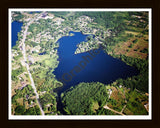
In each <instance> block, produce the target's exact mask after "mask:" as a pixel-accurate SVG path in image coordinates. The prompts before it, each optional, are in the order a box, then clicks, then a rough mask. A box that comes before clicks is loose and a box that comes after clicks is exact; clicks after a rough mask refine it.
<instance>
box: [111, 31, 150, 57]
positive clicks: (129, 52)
mask: <svg viewBox="0 0 160 128" xmlns="http://www.w3.org/2000/svg"><path fill="white" fill-rule="evenodd" d="M133 33H134V34H136V33H137V32H136V33H135V32H132V34H133ZM144 49H148V36H147V35H145V36H143V37H135V36H134V37H132V38H130V39H129V40H127V41H126V42H120V43H118V44H116V45H115V47H114V48H113V53H115V54H116V55H120V54H122V55H126V56H129V57H134V58H140V59H145V58H147V56H148V53H143V52H142V50H144Z"/></svg>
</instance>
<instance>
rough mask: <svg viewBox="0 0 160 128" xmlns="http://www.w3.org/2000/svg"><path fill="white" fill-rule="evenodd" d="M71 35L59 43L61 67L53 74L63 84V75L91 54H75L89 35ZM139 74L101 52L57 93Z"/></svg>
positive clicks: (77, 33) (134, 69)
mask: <svg viewBox="0 0 160 128" xmlns="http://www.w3.org/2000/svg"><path fill="white" fill-rule="evenodd" d="M71 33H73V34H74V36H65V37H62V38H60V39H59V40H58V41H57V42H58V43H59V48H58V55H59V65H58V67H57V68H56V69H55V71H54V72H53V73H54V74H55V75H56V78H57V79H58V80H59V81H61V82H63V81H62V76H63V74H64V73H69V72H70V71H71V70H73V68H74V67H75V66H76V65H78V63H79V62H81V61H82V60H83V57H84V56H87V55H88V54H89V52H85V53H80V54H74V52H75V50H76V48H77V44H78V43H80V42H82V41H87V37H88V36H89V35H84V34H82V33H81V32H73V31H70V32H69V34H71ZM138 73H139V71H138V70H137V69H136V68H134V67H131V66H129V65H127V64H126V63H124V62H123V61H121V60H119V59H115V58H113V57H112V56H110V55H108V54H107V53H105V52H104V51H103V50H100V53H99V54H97V55H96V56H95V57H94V58H93V59H92V60H90V62H89V63H87V65H86V66H85V68H84V69H83V70H81V71H80V72H79V73H76V74H75V75H74V76H73V77H72V79H71V80H70V81H68V82H65V85H64V86H63V87H62V88H60V89H59V90H58V91H57V92H58V93H59V94H60V93H62V92H64V91H65V90H67V89H69V88H70V87H71V86H75V85H77V84H79V83H80V82H101V83H104V84H109V83H112V82H113V81H115V80H116V79H118V78H122V79H125V78H127V77H131V76H134V75H138Z"/></svg>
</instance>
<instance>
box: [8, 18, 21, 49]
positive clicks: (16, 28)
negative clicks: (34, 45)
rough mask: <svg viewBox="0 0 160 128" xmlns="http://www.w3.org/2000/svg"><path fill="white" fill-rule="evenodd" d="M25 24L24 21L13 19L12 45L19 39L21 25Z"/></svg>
mask: <svg viewBox="0 0 160 128" xmlns="http://www.w3.org/2000/svg"><path fill="white" fill-rule="evenodd" d="M22 26H23V23H22V22H18V21H13V22H12V25H11V27H12V37H11V44H12V47H13V46H15V45H16V41H17V40H18V32H20V31H21V27H22Z"/></svg>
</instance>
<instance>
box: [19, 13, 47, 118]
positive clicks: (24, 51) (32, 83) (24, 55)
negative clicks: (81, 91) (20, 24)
mask: <svg viewBox="0 0 160 128" xmlns="http://www.w3.org/2000/svg"><path fill="white" fill-rule="evenodd" d="M40 15H41V14H40ZM40 15H38V17H39V16H40ZM38 17H35V18H34V19H32V20H31V21H30V22H28V24H27V25H26V26H25V31H24V33H23V39H22V44H23V51H22V54H23V58H24V61H25V62H27V58H26V47H25V40H26V36H27V31H28V27H29V25H30V24H31V23H32V22H33V21H34V20H35V19H36V18H38ZM25 64H26V68H27V71H28V74H29V78H30V80H31V86H32V88H33V90H34V93H35V94H36V98H37V101H38V105H39V108H40V111H41V114H42V115H45V114H44V111H43V109H42V106H41V104H40V102H39V94H38V93H37V90H36V87H35V84H34V80H33V78H32V75H31V73H30V70H29V65H28V63H25Z"/></svg>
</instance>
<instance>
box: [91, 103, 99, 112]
mask: <svg viewBox="0 0 160 128" xmlns="http://www.w3.org/2000/svg"><path fill="white" fill-rule="evenodd" d="M98 108H99V104H98V102H94V103H93V108H92V110H93V111H94V112H96V110H98Z"/></svg>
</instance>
